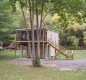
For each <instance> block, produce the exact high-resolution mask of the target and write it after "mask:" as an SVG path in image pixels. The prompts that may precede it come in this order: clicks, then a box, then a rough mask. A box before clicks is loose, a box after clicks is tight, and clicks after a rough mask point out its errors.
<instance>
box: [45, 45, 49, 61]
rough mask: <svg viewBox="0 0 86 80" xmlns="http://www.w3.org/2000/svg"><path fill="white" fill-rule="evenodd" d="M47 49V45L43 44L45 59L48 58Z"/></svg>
mask: <svg viewBox="0 0 86 80" xmlns="http://www.w3.org/2000/svg"><path fill="white" fill-rule="evenodd" d="M48 51H49V50H48V45H47V44H45V59H46V60H47V59H48V53H49V52H48Z"/></svg>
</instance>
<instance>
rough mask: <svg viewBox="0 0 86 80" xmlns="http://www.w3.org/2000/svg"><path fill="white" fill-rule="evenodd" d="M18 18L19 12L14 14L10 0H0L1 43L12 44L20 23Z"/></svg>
mask: <svg viewBox="0 0 86 80" xmlns="http://www.w3.org/2000/svg"><path fill="white" fill-rule="evenodd" d="M15 16H16V17H15ZM18 16H19V15H18V12H17V13H13V11H12V8H11V6H10V3H9V0H0V41H3V42H8V43H9V42H12V40H13V38H14V35H12V34H13V33H14V29H15V27H17V26H18V25H19V22H20V21H19V19H18V18H17V17H18Z"/></svg>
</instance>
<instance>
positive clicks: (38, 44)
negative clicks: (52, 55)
mask: <svg viewBox="0 0 86 80" xmlns="http://www.w3.org/2000/svg"><path fill="white" fill-rule="evenodd" d="M37 5H38V0H36V29H37V56H36V57H38V58H40V36H39V35H40V33H39V17H38V9H37Z"/></svg>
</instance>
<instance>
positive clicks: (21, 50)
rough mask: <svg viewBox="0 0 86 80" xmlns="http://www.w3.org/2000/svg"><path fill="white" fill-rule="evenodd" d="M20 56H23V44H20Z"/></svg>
mask: <svg viewBox="0 0 86 80" xmlns="http://www.w3.org/2000/svg"><path fill="white" fill-rule="evenodd" d="M20 58H23V45H20Z"/></svg>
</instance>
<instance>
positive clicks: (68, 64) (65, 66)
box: [12, 58, 86, 70]
mask: <svg viewBox="0 0 86 80" xmlns="http://www.w3.org/2000/svg"><path fill="white" fill-rule="evenodd" d="M12 63H14V64H16V65H31V64H32V63H31V59H27V58H18V59H14V60H12ZM41 64H42V65H43V66H46V67H49V68H55V69H59V70H86V60H43V59H42V60H41Z"/></svg>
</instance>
